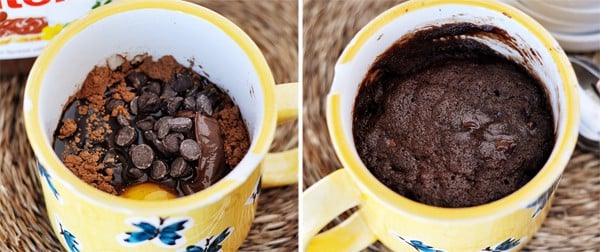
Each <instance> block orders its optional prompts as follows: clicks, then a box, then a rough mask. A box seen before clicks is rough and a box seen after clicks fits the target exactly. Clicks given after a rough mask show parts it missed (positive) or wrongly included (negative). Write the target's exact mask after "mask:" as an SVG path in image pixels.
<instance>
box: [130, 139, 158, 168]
mask: <svg viewBox="0 0 600 252" xmlns="http://www.w3.org/2000/svg"><path fill="white" fill-rule="evenodd" d="M129 156H131V162H132V163H133V165H135V167H137V168H140V169H146V168H148V167H150V165H152V161H153V160H154V151H153V150H152V148H151V147H150V146H148V145H146V144H140V145H135V146H133V147H131V149H130V150H129Z"/></svg>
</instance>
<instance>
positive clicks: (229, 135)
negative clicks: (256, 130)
mask: <svg viewBox="0 0 600 252" xmlns="http://www.w3.org/2000/svg"><path fill="white" fill-rule="evenodd" d="M216 118H217V121H218V122H219V126H220V127H221V131H222V132H223V135H225V136H224V137H223V147H224V149H225V157H226V160H225V162H226V163H227V164H228V165H229V166H231V167H235V166H236V165H237V164H238V163H239V162H240V161H241V160H242V158H244V156H245V155H246V152H248V148H249V147H250V140H249V139H250V138H249V137H248V133H247V131H246V127H245V126H244V125H243V121H242V120H239V118H240V111H239V109H238V107H237V106H234V105H233V104H229V105H228V106H226V107H225V108H223V110H220V111H218V112H217V113H216Z"/></svg>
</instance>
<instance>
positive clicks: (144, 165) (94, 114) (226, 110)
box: [55, 58, 249, 196]
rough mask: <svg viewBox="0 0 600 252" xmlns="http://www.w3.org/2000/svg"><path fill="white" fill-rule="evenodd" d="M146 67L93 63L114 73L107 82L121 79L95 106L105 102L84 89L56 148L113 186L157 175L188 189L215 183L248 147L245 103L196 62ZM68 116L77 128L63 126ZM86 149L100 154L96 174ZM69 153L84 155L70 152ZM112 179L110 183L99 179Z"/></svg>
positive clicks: (159, 180)
mask: <svg viewBox="0 0 600 252" xmlns="http://www.w3.org/2000/svg"><path fill="white" fill-rule="evenodd" d="M167 59H172V58H167ZM150 60H151V59H150ZM161 60H164V59H161ZM159 62H160V61H159ZM141 68H142V67H140V68H136V66H133V67H132V69H129V70H127V71H126V72H124V73H123V72H118V71H121V69H117V70H115V71H117V72H113V73H109V74H106V68H104V71H105V74H104V75H102V71H100V70H98V69H94V71H92V72H91V73H90V75H89V76H88V79H94V78H93V76H104V77H102V78H108V79H110V80H107V81H105V80H102V81H103V82H104V81H105V82H114V84H112V83H108V84H106V89H105V91H104V93H103V94H102V95H96V96H100V97H104V98H102V99H105V100H104V102H102V103H100V104H101V105H99V107H100V109H98V108H95V109H90V108H92V107H93V106H96V107H98V105H97V104H95V103H94V100H95V99H94V98H93V97H91V96H89V97H79V98H78V99H75V100H74V101H72V102H71V104H70V105H69V106H67V108H66V110H65V111H64V112H63V118H62V120H61V124H62V125H63V126H61V125H59V126H61V127H59V128H58V129H57V130H56V132H55V151H56V152H57V153H58V154H59V155H61V156H62V158H63V162H65V164H66V166H67V167H68V168H69V169H70V170H71V171H73V172H74V173H75V174H76V175H77V176H78V177H80V178H81V179H83V180H86V179H87V180H89V181H87V180H86V182H88V183H90V184H91V185H93V186H95V187H97V188H99V189H102V190H104V191H107V192H110V193H114V194H120V193H122V192H123V191H124V190H125V189H126V188H128V187H130V186H133V185H137V184H141V183H145V182H151V183H155V184H158V185H161V186H162V187H163V188H165V189H168V190H170V191H172V192H173V193H174V194H177V195H179V196H184V195H189V194H192V193H195V192H198V191H200V190H202V189H204V188H206V187H208V186H210V185H212V184H214V183H215V182H217V181H218V180H219V179H221V178H222V177H223V176H225V175H226V174H227V173H228V172H229V171H230V170H231V168H232V167H234V166H235V165H237V163H238V162H239V160H241V157H243V155H245V153H246V152H247V149H248V147H249V138H248V133H247V129H246V126H245V124H244V123H243V120H242V118H241V115H240V114H239V109H238V107H237V106H236V105H235V104H234V103H233V101H232V100H231V98H230V97H229V96H228V95H227V94H226V93H224V92H223V91H221V90H220V89H219V88H218V87H217V86H216V85H215V84H213V83H211V82H210V81H209V80H208V79H206V78H205V77H203V76H200V75H199V74H197V73H195V72H193V71H192V70H191V69H189V68H183V67H179V68H178V69H179V70H177V71H175V72H174V73H173V75H172V77H171V78H170V79H169V78H166V80H167V81H165V80H164V78H163V79H162V80H161V79H158V78H151V77H150V76H152V75H151V74H148V73H145V72H144V71H142V70H140V69H141ZM161 70H162V69H161ZM114 73H117V74H114ZM90 76H92V77H90ZM106 76H110V77H106ZM114 76H120V77H118V78H117V79H114ZM167 76H170V75H167ZM87 81H88V80H86V82H87ZM90 86H93V85H90ZM84 88H85V83H84ZM84 88H82V90H83V89H84ZM90 97H91V98H90ZM74 111H78V112H74ZM82 111H83V112H82ZM86 111H87V112H86ZM81 113H83V114H81ZM92 119H93V120H92ZM68 121H72V122H73V121H74V123H71V124H76V125H77V130H72V128H73V127H70V129H71V130H67V129H66V127H65V129H63V127H64V126H65V125H66V124H67V123H66V122H68ZM90 125H91V126H90ZM98 128H100V129H101V130H97V129H98ZM94 132H101V133H102V135H101V136H100V137H98V136H97V135H98V134H97V133H94ZM62 146H64V148H63V147H62ZM81 153H95V154H94V155H97V156H100V159H99V160H98V161H97V166H98V167H100V168H99V170H98V171H97V174H96V173H94V174H91V175H90V174H82V173H83V172H88V171H89V167H96V163H92V164H91V165H89V164H85V163H86V160H85V159H86V157H88V156H90V155H89V154H85V155H82V154H81ZM69 155H71V156H73V155H75V156H77V157H75V158H71V159H69V158H67V156H69ZM69 160H75V161H76V162H71V163H68V162H67V161H69ZM78 160H83V162H80V161H78ZM87 162H89V160H88V161H87ZM79 163H84V164H79ZM86 165H87V166H86ZM77 166H80V167H77ZM98 177H100V178H101V179H98ZM107 179H108V180H110V184H108V185H106V184H100V183H106V182H102V180H107ZM98 181H100V182H98ZM107 187H108V189H106V188H107Z"/></svg>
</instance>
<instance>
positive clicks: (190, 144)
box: [179, 139, 200, 161]
mask: <svg viewBox="0 0 600 252" xmlns="http://www.w3.org/2000/svg"><path fill="white" fill-rule="evenodd" d="M179 153H180V154H181V157H183V158H184V159H185V160H187V161H195V160H198V158H199V157H200V146H198V142H196V141H195V140H192V139H185V140H183V142H181V145H180V146H179Z"/></svg>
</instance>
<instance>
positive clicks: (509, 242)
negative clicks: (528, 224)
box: [481, 237, 524, 252]
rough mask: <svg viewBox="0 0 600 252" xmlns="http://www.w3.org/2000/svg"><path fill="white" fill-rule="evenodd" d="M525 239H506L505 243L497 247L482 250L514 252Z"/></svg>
mask: <svg viewBox="0 0 600 252" xmlns="http://www.w3.org/2000/svg"><path fill="white" fill-rule="evenodd" d="M523 240H524V238H521V239H519V240H517V239H514V238H512V237H510V238H508V239H506V240H505V241H503V242H501V243H499V244H497V245H496V246H493V247H487V248H484V249H482V250H481V252H488V251H490V252H508V251H512V250H513V249H514V248H516V247H517V246H519V244H521V241H523Z"/></svg>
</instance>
